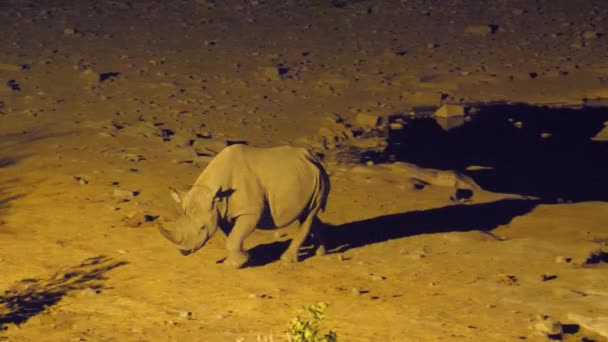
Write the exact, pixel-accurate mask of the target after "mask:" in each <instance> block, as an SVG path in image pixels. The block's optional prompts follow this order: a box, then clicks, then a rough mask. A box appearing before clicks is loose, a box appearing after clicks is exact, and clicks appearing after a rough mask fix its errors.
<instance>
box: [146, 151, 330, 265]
mask: <svg viewBox="0 0 608 342" xmlns="http://www.w3.org/2000/svg"><path fill="white" fill-rule="evenodd" d="M329 189H330V183H329V177H328V175H327V172H326V171H325V169H324V168H323V166H322V165H321V162H320V161H319V160H318V159H317V158H316V157H315V156H314V155H313V154H312V153H310V152H309V151H308V150H306V149H304V148H297V147H291V146H280V147H272V148H257V147H251V146H247V145H243V144H237V145H231V146H228V147H226V148H224V149H223V150H222V151H220V153H218V154H217V155H216V156H215V157H214V158H213V159H212V160H211V162H210V163H209V165H208V166H207V167H206V168H205V170H204V171H203V172H202V173H201V175H200V176H199V177H198V179H197V180H196V182H195V183H194V186H193V187H192V188H191V189H190V191H188V192H186V193H184V194H183V195H180V194H178V193H176V192H175V193H174V194H173V196H174V199H175V200H176V201H178V203H180V204H181V206H180V207H181V210H183V211H182V212H181V213H180V214H179V217H178V218H177V220H176V221H175V222H172V223H169V224H167V226H166V227H165V226H163V225H159V227H158V228H159V230H160V232H161V233H162V235H163V236H165V237H166V238H167V239H168V240H170V241H172V242H173V243H174V244H176V245H177V246H178V249H179V250H180V252H181V253H182V254H184V255H188V254H190V253H193V252H195V251H197V250H198V249H199V248H201V247H202V246H204V245H205V243H206V242H207V241H208V240H209V239H210V238H211V237H212V236H213V235H214V234H215V233H216V232H217V229H218V228H220V229H221V230H222V231H224V232H225V233H226V234H227V241H226V248H227V250H228V258H227V259H226V263H228V264H230V265H232V266H234V267H236V268H239V267H242V266H243V265H244V264H245V263H246V262H247V260H248V254H247V253H246V252H245V251H244V250H243V241H244V240H245V238H247V236H249V234H251V233H252V232H253V231H254V229H255V228H256V227H257V228H280V227H284V226H287V225H289V224H291V223H293V222H295V221H298V222H299V224H300V229H299V231H298V233H297V234H296V236H295V237H294V238H293V239H292V240H291V244H290V245H289V247H288V248H287V250H286V251H285V252H284V253H283V255H282V256H281V259H282V260H283V261H286V262H297V261H298V251H299V249H300V246H301V245H302V243H303V242H304V240H305V239H306V237H307V236H308V235H309V233H310V232H311V229H312V230H313V237H314V238H315V245H316V247H317V254H318V255H320V254H324V252H325V246H324V244H323V241H322V238H321V235H322V234H321V232H320V230H321V229H322V225H321V224H320V222H319V221H318V219H317V214H318V213H319V211H320V210H324V209H325V204H326V202H327V197H328V195H329Z"/></svg>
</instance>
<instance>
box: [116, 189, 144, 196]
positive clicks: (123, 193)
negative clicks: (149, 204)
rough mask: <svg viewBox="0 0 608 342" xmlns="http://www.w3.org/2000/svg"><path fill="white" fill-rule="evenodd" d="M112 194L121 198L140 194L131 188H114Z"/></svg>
mask: <svg viewBox="0 0 608 342" xmlns="http://www.w3.org/2000/svg"><path fill="white" fill-rule="evenodd" d="M112 195H113V196H114V197H120V198H125V197H136V196H137V195H139V192H137V191H131V190H121V189H114V190H112Z"/></svg>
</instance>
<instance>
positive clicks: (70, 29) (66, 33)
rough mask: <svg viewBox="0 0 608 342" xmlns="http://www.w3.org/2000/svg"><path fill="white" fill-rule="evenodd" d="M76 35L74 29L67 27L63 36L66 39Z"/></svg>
mask: <svg viewBox="0 0 608 342" xmlns="http://www.w3.org/2000/svg"><path fill="white" fill-rule="evenodd" d="M74 34H76V29H75V28H73V27H66V28H64V29H63V35H64V36H66V37H68V36H73V35H74Z"/></svg>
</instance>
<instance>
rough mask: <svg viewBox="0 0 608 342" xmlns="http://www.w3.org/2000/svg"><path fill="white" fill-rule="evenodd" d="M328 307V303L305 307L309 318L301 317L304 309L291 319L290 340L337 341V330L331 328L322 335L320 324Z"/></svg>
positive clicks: (302, 341)
mask: <svg viewBox="0 0 608 342" xmlns="http://www.w3.org/2000/svg"><path fill="white" fill-rule="evenodd" d="M326 308H327V304H326V303H317V304H313V305H310V306H308V307H304V310H302V311H304V312H307V313H308V316H309V319H305V318H302V317H301V314H302V311H301V312H300V313H299V314H298V315H297V316H296V318H294V319H293V320H292V321H291V325H290V327H289V330H288V337H289V341H290V342H337V341H338V336H337V335H336V332H335V331H333V330H330V331H329V332H327V333H326V334H324V335H323V336H320V334H321V333H320V332H319V325H320V324H321V322H322V321H323V318H325V315H324V312H325V309H326Z"/></svg>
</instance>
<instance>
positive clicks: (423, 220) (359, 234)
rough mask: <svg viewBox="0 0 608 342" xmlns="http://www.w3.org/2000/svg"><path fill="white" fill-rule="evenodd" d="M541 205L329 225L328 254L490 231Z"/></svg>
mask: <svg viewBox="0 0 608 342" xmlns="http://www.w3.org/2000/svg"><path fill="white" fill-rule="evenodd" d="M539 203H540V202H538V201H534V200H520V199H506V200H500V201H496V202H491V203H481V204H474V205H453V206H448V207H443V208H436V209H427V210H417V211H410V212H405V213H399V214H390V215H383V216H378V217H374V218H370V219H365V220H361V221H354V222H348V223H344V224H340V225H330V224H326V240H327V241H326V247H327V250H328V254H333V253H343V252H345V251H348V250H349V249H352V248H357V247H363V246H367V245H371V244H374V243H381V242H385V241H388V240H393V239H399V238H404V237H408V236H414V235H420V234H433V233H447V232H466V231H473V230H479V231H484V232H489V231H491V230H492V229H494V228H496V227H498V226H501V225H504V224H508V223H509V222H511V220H512V219H513V218H515V217H517V216H521V215H525V214H527V213H529V212H530V211H532V209H534V208H535V207H536V205H538V204H539ZM289 242H290V241H289V240H287V241H277V242H272V243H268V244H262V245H258V246H256V247H254V248H252V249H251V250H250V251H249V253H250V256H251V258H250V261H249V263H248V264H247V266H249V267H257V266H263V265H266V264H269V263H272V262H274V261H276V260H278V259H279V258H280V256H281V254H282V253H283V251H285V249H286V248H287V246H288V244H289ZM303 250H306V252H307V253H306V255H301V256H300V260H305V259H308V258H309V257H311V256H312V254H313V252H312V251H311V250H310V248H307V249H305V248H303Z"/></svg>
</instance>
